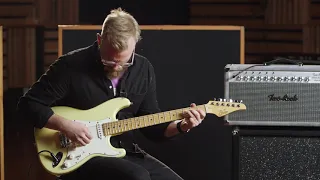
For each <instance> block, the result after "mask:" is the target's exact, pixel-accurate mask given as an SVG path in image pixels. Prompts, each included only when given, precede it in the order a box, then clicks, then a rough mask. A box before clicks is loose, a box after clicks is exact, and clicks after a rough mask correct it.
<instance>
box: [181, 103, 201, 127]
mask: <svg viewBox="0 0 320 180" xmlns="http://www.w3.org/2000/svg"><path fill="white" fill-rule="evenodd" d="M191 107H192V109H190V110H188V111H185V112H184V113H183V117H184V119H183V120H182V122H181V130H183V131H188V130H190V129H192V128H194V127H197V126H198V125H199V124H200V123H201V122H202V121H203V119H204V118H205V117H206V113H205V112H204V111H203V110H201V109H196V108H194V107H196V104H194V103H192V104H191Z"/></svg>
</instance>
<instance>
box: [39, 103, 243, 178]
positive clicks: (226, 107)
mask: <svg viewBox="0 0 320 180" xmlns="http://www.w3.org/2000/svg"><path fill="white" fill-rule="evenodd" d="M130 105H131V102H130V100H129V99H127V98H123V97H118V98H114V99H111V100H108V101H106V102H104V103H102V104H100V105H98V106H96V107H94V108H91V109H88V110H79V109H75V108H72V107H66V106H55V107H52V110H53V111H54V113H55V114H57V115H60V116H62V117H64V118H66V119H69V120H73V121H77V122H81V123H83V124H85V125H86V126H87V127H88V129H89V131H90V133H91V135H92V137H93V138H92V139H91V141H90V143H89V144H87V145H86V146H79V145H77V144H75V143H72V142H71V141H70V140H69V139H68V138H67V137H66V136H65V135H64V134H62V133H61V132H59V131H56V130H52V129H48V128H42V129H38V128H35V129H34V136H35V142H36V147H37V151H38V156H39V159H40V162H41V164H42V166H43V167H44V168H45V170H46V171H47V172H49V173H50V174H53V175H63V174H67V173H70V172H72V171H74V170H76V169H77V168H79V167H81V165H82V164H84V163H85V162H86V161H88V160H89V159H91V158H93V157H95V156H105V157H115V158H121V157H124V156H125V155H126V152H125V149H123V148H115V147H113V146H112V145H111V143H110V138H111V136H115V135H119V134H121V133H123V132H126V131H130V130H134V129H139V128H144V127H148V126H153V125H157V124H161V123H165V122H170V121H175V120H179V119H182V112H183V111H184V110H187V109H190V108H191V107H188V108H182V109H177V110H171V111H166V112H161V113H156V114H150V115H145V116H140V117H134V118H129V119H124V120H120V121H118V120H117V119H116V114H117V113H118V111H120V110H121V109H123V108H127V107H129V106H130ZM194 108H198V109H202V110H204V111H205V112H206V113H209V114H215V115H216V116H218V117H222V116H225V115H227V114H229V113H232V112H234V111H239V110H245V109H246V106H245V105H244V104H243V103H242V102H239V101H234V102H233V101H232V100H231V101H224V100H221V99H220V100H214V101H209V102H208V103H207V104H204V105H198V106H196V107H194Z"/></svg>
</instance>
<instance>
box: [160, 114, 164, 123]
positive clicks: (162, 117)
mask: <svg viewBox="0 0 320 180" xmlns="http://www.w3.org/2000/svg"><path fill="white" fill-rule="evenodd" d="M163 121H164V114H163V113H159V123H162V122H163Z"/></svg>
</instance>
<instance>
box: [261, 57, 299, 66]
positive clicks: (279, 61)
mask: <svg viewBox="0 0 320 180" xmlns="http://www.w3.org/2000/svg"><path fill="white" fill-rule="evenodd" d="M271 64H296V65H299V66H303V63H302V62H301V61H295V60H291V59H287V58H277V59H275V60H272V61H268V62H265V63H264V65H266V66H268V65H271Z"/></svg>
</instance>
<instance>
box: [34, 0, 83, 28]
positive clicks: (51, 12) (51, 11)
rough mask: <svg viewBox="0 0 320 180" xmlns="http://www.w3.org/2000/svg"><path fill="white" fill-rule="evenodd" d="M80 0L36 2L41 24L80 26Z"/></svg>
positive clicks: (39, 0) (38, 20)
mask: <svg viewBox="0 0 320 180" xmlns="http://www.w3.org/2000/svg"><path fill="white" fill-rule="evenodd" d="M78 1H79V0H68V1H66V0H35V8H36V19H37V22H38V23H39V24H43V25H47V24H51V25H52V24H56V25H58V24H78V21H79V20H78V19H79V12H78V9H79V8H78V6H79V4H78V3H79V2H78Z"/></svg>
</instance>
